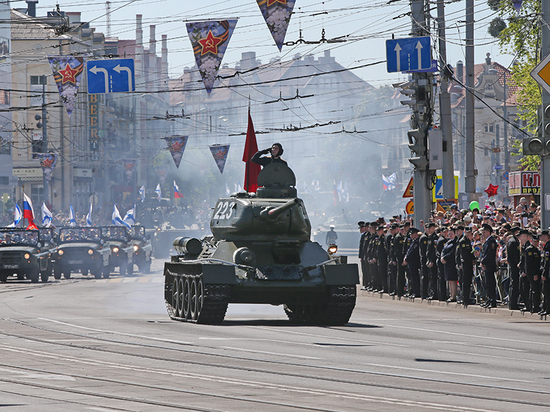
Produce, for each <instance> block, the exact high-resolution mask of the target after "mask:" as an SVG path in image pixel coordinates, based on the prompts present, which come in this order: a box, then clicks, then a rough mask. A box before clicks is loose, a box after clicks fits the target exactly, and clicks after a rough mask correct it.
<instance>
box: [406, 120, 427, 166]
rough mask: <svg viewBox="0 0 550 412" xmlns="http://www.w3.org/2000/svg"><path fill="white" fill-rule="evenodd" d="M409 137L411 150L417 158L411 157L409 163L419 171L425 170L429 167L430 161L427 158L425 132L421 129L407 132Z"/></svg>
mask: <svg viewBox="0 0 550 412" xmlns="http://www.w3.org/2000/svg"><path fill="white" fill-rule="evenodd" d="M407 137H408V139H409V145H408V146H409V149H411V152H413V153H414V154H415V155H416V156H414V157H411V158H410V159H409V162H411V163H412V164H413V165H414V166H415V167H416V168H417V169H425V168H426V167H427V166H428V159H427V158H426V152H427V147H426V135H425V133H424V132H423V131H421V130H419V129H413V130H409V131H408V132H407Z"/></svg>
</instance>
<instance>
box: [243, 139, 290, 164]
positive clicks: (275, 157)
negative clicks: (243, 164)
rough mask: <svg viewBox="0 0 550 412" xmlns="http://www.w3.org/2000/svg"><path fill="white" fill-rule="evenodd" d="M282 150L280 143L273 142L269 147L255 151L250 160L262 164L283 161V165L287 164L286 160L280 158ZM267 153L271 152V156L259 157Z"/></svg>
mask: <svg viewBox="0 0 550 412" xmlns="http://www.w3.org/2000/svg"><path fill="white" fill-rule="evenodd" d="M283 151H284V150H283V146H282V145H281V143H273V145H272V146H271V147H270V148H269V149H265V150H260V151H258V152H256V154H255V155H254V156H252V159H250V160H252V161H253V162H254V163H257V164H259V165H262V166H267V165H268V164H270V163H274V162H279V163H284V164H285V165H287V163H286V161H284V160H283V159H281V155H282V154H283ZM268 153H271V156H266V157H261V156H262V155H266V154H268ZM287 166H288V165H287Z"/></svg>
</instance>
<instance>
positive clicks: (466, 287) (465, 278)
mask: <svg viewBox="0 0 550 412" xmlns="http://www.w3.org/2000/svg"><path fill="white" fill-rule="evenodd" d="M457 249H458V250H460V253H459V254H458V255H459V256H460V266H462V303H463V304H464V306H468V305H470V304H473V303H474V302H472V301H471V299H470V293H471V290H472V279H473V277H474V261H475V258H474V253H473V249H472V242H470V239H468V238H467V237H466V235H462V237H461V238H460V240H459V241H458V248H457Z"/></svg>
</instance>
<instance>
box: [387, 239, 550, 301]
mask: <svg viewBox="0 0 550 412" xmlns="http://www.w3.org/2000/svg"><path fill="white" fill-rule="evenodd" d="M404 244H405V239H404V237H403V235H402V234H401V233H397V234H396V235H395V237H394V238H393V249H394V254H395V262H396V268H397V279H396V281H395V293H396V295H397V296H399V297H401V296H403V293H404V292H405V266H403V259H404V258H405V252H404ZM549 283H550V282H549Z"/></svg>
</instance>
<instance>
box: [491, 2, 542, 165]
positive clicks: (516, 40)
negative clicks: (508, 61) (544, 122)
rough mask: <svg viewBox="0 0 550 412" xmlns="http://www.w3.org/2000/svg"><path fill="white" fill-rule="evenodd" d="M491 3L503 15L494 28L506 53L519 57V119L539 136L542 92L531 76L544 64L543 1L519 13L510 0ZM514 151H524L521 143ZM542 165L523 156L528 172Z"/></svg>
mask: <svg viewBox="0 0 550 412" xmlns="http://www.w3.org/2000/svg"><path fill="white" fill-rule="evenodd" d="M487 3H488V4H489V6H490V7H491V9H493V10H495V11H498V13H499V17H497V18H495V19H494V20H493V22H494V24H491V27H492V29H493V31H494V32H495V34H496V36H495V37H497V38H498V39H499V44H500V47H501V49H502V51H503V52H506V53H510V54H512V55H514V56H515V59H514V64H513V66H512V68H511V72H512V81H513V83H514V84H516V85H518V86H519V88H518V93H517V102H518V108H519V110H518V117H519V118H520V119H522V120H525V121H526V122H527V127H526V130H527V131H528V132H529V133H533V134H534V133H537V132H538V130H537V129H538V124H539V121H538V115H537V114H538V108H539V107H540V104H541V89H540V86H539V85H538V84H537V83H536V82H535V80H534V79H533V78H532V77H531V75H530V73H531V71H532V70H533V68H534V67H535V66H536V65H537V64H538V63H539V61H540V44H541V30H540V27H541V24H542V21H541V19H540V13H541V0H524V1H523V3H522V6H521V10H520V12H519V13H518V12H516V9H515V8H514V6H513V4H512V2H511V1H510V0H500V1H498V0H489V1H488V2H487ZM498 19H500V22H498ZM505 20H506V21H507V22H508V23H507V24H506V23H504V21H505ZM493 22H492V23H493ZM502 23H504V24H502ZM504 26H505V27H504ZM491 34H493V33H491ZM513 147H521V142H519V141H518V142H516V143H515V145H513ZM539 163H540V158H539V157H538V156H523V157H522V158H521V160H520V164H521V168H522V169H524V170H538V165H539Z"/></svg>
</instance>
